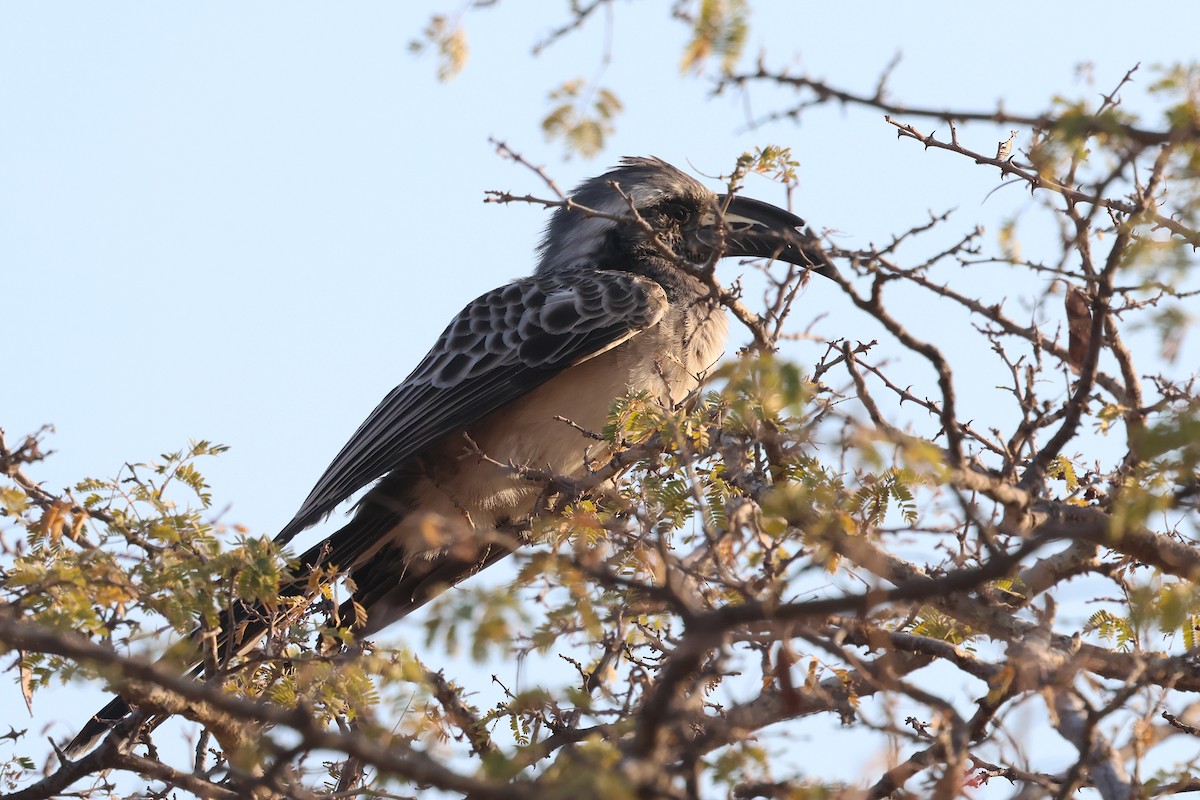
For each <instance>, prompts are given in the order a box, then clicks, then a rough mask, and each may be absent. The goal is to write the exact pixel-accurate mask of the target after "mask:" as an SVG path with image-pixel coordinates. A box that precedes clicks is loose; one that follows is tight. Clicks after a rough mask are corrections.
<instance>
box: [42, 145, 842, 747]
mask: <svg viewBox="0 0 1200 800" xmlns="http://www.w3.org/2000/svg"><path fill="white" fill-rule="evenodd" d="M570 200H571V202H570V203H569V204H564V205H561V206H559V207H557V208H556V210H555V211H554V214H553V217H552V218H551V220H550V224H549V226H548V228H547V230H546V235H545V238H544V240H543V241H542V244H541V248H540V259H539V261H538V265H537V268H536V269H535V270H534V274H533V275H532V276H531V277H528V278H520V279H518V280H515V281H513V282H512V283H509V284H507V285H505V286H501V287H500V288H498V289H494V290H493V291H490V292H488V293H487V294H484V295H482V296H481V297H479V298H477V299H475V300H474V301H472V302H471V303H469V304H468V305H467V307H466V308H464V309H463V310H462V311H461V312H459V314H458V316H456V317H455V318H454V320H453V321H451V323H450V325H449V327H447V328H446V330H445V331H444V332H443V333H442V335H441V336H440V337H439V338H438V340H437V341H436V342H435V343H434V345H433V348H432V349H431V350H430V351H429V354H428V355H426V356H425V358H424V360H422V361H421V363H420V364H418V365H417V367H416V369H415V370H413V372H412V374H410V375H409V376H408V377H407V378H405V379H404V381H403V382H401V383H400V385H399V386H397V387H396V388H395V389H393V390H392V391H391V392H390V393H389V394H388V395H387V396H386V397H385V398H384V399H383V402H381V403H380V404H379V406H378V407H377V408H376V409H375V410H374V411H373V412H371V414H370V416H368V417H367V419H366V421H365V422H363V423H362V425H360V426H359V428H358V430H357V431H356V432H355V433H354V435H353V436H352V437H351V438H350V441H349V442H347V443H346V445H345V447H343V448H342V450H341V452H340V453H338V454H337V457H336V458H334V459H333V463H331V464H330V465H329V468H328V469H326V470H325V474H324V475H322V476H321V478H320V479H319V480H318V481H317V484H316V486H315V487H314V488H313V490H312V492H311V493H310V494H309V495H308V497H307V499H305V501H304V502H303V504H301V506H300V509H299V511H297V512H296V515H295V516H294V517H293V518H292V520H291V521H290V522H289V523H288V524H287V525H285V526H284V528H283V530H282V531H281V532H280V533H279V535H278V536H277V537H276V541H278V542H279V543H280V544H285V543H287V542H290V541H291V540H292V538H293V537H294V536H295V535H296V534H297V533H299V532H300V531H302V530H304V529H305V528H308V527H309V526H311V525H313V524H315V523H316V522H318V521H320V520H321V519H322V518H324V517H325V516H327V515H328V514H329V513H330V512H332V511H333V510H334V509H335V508H336V507H337V506H338V505H339V504H341V503H342V502H344V501H345V500H347V499H349V498H350V497H351V496H352V495H354V494H355V493H356V492H358V491H359V490H361V489H363V488H365V487H367V486H370V485H371V484H374V486H373V488H371V489H370V491H368V492H367V493H366V495H365V496H364V497H363V498H362V499H361V500H360V501H359V502H358V504H357V506H356V510H355V513H354V516H353V517H352V518H351V519H350V521H349V522H347V523H346V524H345V525H343V526H342V527H341V528H340V529H339V530H337V531H336V532H334V533H333V534H332V535H331V536H329V537H328V538H327V539H325V540H323V541H321V542H319V543H317V544H316V545H314V546H313V547H312V548H310V549H309V550H308V551H307V552H305V553H304V554H303V555H302V556H301V557H300V558H299V567H298V570H297V573H296V578H295V580H294V582H292V583H290V584H288V585H286V586H284V587H281V591H282V592H283V593H284V594H293V595H296V594H301V593H302V592H303V591H304V589H303V587H304V586H305V581H304V576H305V574H306V572H307V571H308V570H309V569H310V568H311V567H313V566H314V565H316V564H318V563H320V564H323V565H331V566H332V567H335V568H336V569H338V570H340V571H342V572H345V573H347V574H349V575H350V577H351V578H352V579H353V584H354V586H355V587H356V588H355V591H354V594H353V598H352V599H353V602H354V603H357V606H358V607H359V608H360V609H362V610H364V611H365V615H366V616H365V619H361V618H359V617H356V616H355V615H354V613H353V611H352V610H351V609H352V606H345V607H344V608H345V609H346V612H347V613H346V618H347V619H350V620H354V627H355V632H356V634H357V635H359V636H367V635H370V634H373V633H375V632H377V631H379V630H380V629H381V628H383V627H385V626H387V625H389V624H391V623H392V622H394V621H395V620H397V619H399V618H400V617H402V616H404V615H405V614H407V613H409V612H410V611H412V610H413V609H414V608H417V607H418V606H420V605H421V604H422V603H424V602H426V601H428V600H429V599H430V598H431V597H433V596H434V595H435V594H436V593H437V592H438V591H440V590H441V589H444V588H446V587H448V586H452V585H454V584H455V583H457V582H458V581H461V580H463V579H464V578H466V577H468V576H469V575H472V574H474V573H475V572H477V571H478V570H480V569H482V568H484V567H486V566H488V565H489V564H491V563H494V562H495V561H496V560H498V559H500V558H502V557H503V556H505V555H507V554H509V553H510V552H511V551H512V547H513V546H514V543H515V541H516V540H515V539H513V538H507V539H505V538H503V537H497V536H495V535H494V533H495V532H496V531H497V530H505V531H511V530H514V529H518V530H519V529H520V528H521V527H522V526H524V525H526V524H527V523H528V520H529V518H530V515H531V514H532V513H533V512H534V510H535V504H536V501H537V498H538V496H539V494H540V493H541V492H542V491H543V489H544V485H543V484H542V483H539V482H535V481H532V480H528V479H526V478H524V477H522V476H521V475H519V474H517V471H515V470H514V469H512V467H511V466H510V465H512V464H517V465H528V466H531V467H536V468H537V469H538V470H540V471H542V472H543V473H546V472H548V473H551V474H555V475H561V476H577V475H580V474H581V473H583V471H584V469H585V458H588V457H589V456H588V450H589V446H590V447H591V452H590V457H591V459H592V460H593V461H594V460H595V458H596V452H595V446H596V444H597V443H596V442H595V440H593V439H590V438H588V437H586V436H585V434H584V431H588V430H593V431H594V430H600V429H602V428H603V426H604V424H605V420H606V417H607V415H608V413H609V411H610V408H611V406H612V404H613V402H614V401H615V400H617V399H618V398H621V397H624V396H625V395H627V394H629V393H631V392H644V393H646V395H648V396H649V397H652V398H655V399H657V401H658V402H660V403H662V404H663V405H665V406H669V407H670V406H675V405H677V404H678V403H680V402H681V401H683V400H684V399H685V398H686V397H687V396H688V395H689V394H690V393H691V392H692V391H694V390H695V389H696V388H697V386H698V385H699V383H700V381H701V378H702V376H703V375H704V374H705V373H706V372H707V371H708V370H709V369H710V368H711V367H712V366H713V365H714V364H715V363H716V362H717V360H718V359H719V358H720V357H721V355H722V353H723V352H724V348H725V340H726V333H727V323H726V318H725V314H724V312H723V309H722V307H721V305H720V303H719V302H718V301H717V299H716V298H715V297H714V295H713V293H712V292H711V291H710V289H709V287H708V286H707V285H706V284H705V283H704V282H703V281H702V280H700V278H698V277H697V275H696V273H697V271H698V270H697V267H699V266H701V265H705V264H708V263H710V262H711V261H713V260H715V259H716V258H722V257H727V256H740V257H747V256H753V257H762V258H769V259H778V260H781V261H786V262H789V263H791V264H796V265H800V266H804V267H807V268H809V269H811V270H812V271H813V272H816V273H818V274H822V275H825V276H829V275H830V274H831V272H832V270H833V267H832V265H831V264H830V262H829V261H828V259H827V258H826V257H825V255H824V254H823V253H822V251H821V249H820V248H819V247H818V246H817V245H816V241H815V239H814V237H813V236H812V234H811V233H810V232H808V231H807V230H806V229H805V228H804V221H803V220H801V219H800V218H799V217H796V216H795V215H793V214H791V213H789V212H787V211H784V210H783V209H780V208H777V207H775V206H772V205H769V204H767V203H762V202H759V201H756V200H751V199H749V198H746V197H743V196H741V195H732V196H723V195H718V194H715V193H713V192H712V191H710V190H709V189H707V188H706V187H705V186H704V185H703V184H701V183H700V182H698V181H697V180H695V179H693V178H691V177H689V176H688V175H685V174H684V173H683V172H681V171H679V170H678V169H676V168H674V167H672V166H671V165H669V164H667V163H666V162H664V161H661V160H659V159H656V158H626V159H624V160H623V161H622V162H621V165H620V166H619V167H617V168H615V169H613V170H612V171H610V172H608V173H606V174H604V175H601V176H600V177H597V178H593V179H591V180H588V181H585V182H584V183H583V184H581V185H580V186H579V187H578V188H576V190H575V191H574V192H573V193H572V194H571V197H570ZM562 418H565V419H567V420H570V421H571V422H572V423H574V425H570V424H566V423H563V422H561V421H556V420H560V419H562ZM464 434H465V435H464ZM483 456H486V457H483ZM348 602H349V601H348ZM254 611H255V610H254V609H243V611H242V613H241V614H240V615H239V617H238V618H236V619H234V620H232V621H230V620H227V621H226V622H227V627H228V628H231V629H234V628H236V629H238V630H239V633H240V640H239V642H238V644H237V645H236V647H234V648H232V649H233V650H236V651H237V652H244V651H245V650H246V649H249V648H250V647H253V646H254V645H255V643H256V642H257V640H258V639H259V638H261V636H262V635H263V633H264V631H265V625H264V624H262V623H261V621H259V622H255V616H256V615H255V613H254ZM259 616H260V617H261V610H259ZM230 622H232V624H228V623H230ZM230 649H231V648H229V647H228V646H226V651H227V653H228V651H229V650H230ZM129 712H130V706H129V704H127V703H126V702H125V701H124V700H122V699H121V698H119V697H118V698H115V699H114V700H113V701H112V702H110V703H109V704H108V706H106V707H105V708H104V709H103V710H102V711H100V712H99V713H98V714H96V715H95V716H94V717H93V718H92V719H91V720H90V721H89V722H88V723H87V725H86V727H85V728H84V729H83V730H82V731H81V732H80V734H79V735H78V736H77V737H75V739H74V740H73V741H72V742H71V743H70V744H69V745H67V747H66V748H65V753H66V754H67V755H68V756H72V755H74V754H78V753H81V752H83V751H85V750H87V749H88V748H90V747H91V746H92V745H93V744H94V743H95V742H96V741H98V740H99V738H100V737H101V736H103V734H104V733H105V731H107V730H108V729H109V728H110V727H111V726H112V725H113V724H115V723H116V722H117V721H119V720H120V719H122V718H124V717H125V716H126V715H128V714H129Z"/></svg>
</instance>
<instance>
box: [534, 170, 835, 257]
mask: <svg viewBox="0 0 1200 800" xmlns="http://www.w3.org/2000/svg"><path fill="white" fill-rule="evenodd" d="M571 200H572V201H573V202H574V203H575V204H578V206H581V207H582V208H572V207H567V206H562V207H559V208H558V209H556V210H555V212H554V216H553V218H552V219H551V220H550V224H549V226H548V227H547V228H546V236H545V238H544V239H543V240H542V245H541V260H540V261H539V262H538V269H537V271H538V273H539V274H542V273H547V272H554V271H557V270H562V269H572V268H593V269H594V268H610V269H622V268H628V266H629V265H631V264H633V263H637V262H638V261H639V260H640V259H642V258H651V259H653V258H660V259H661V258H662V257H663V255H664V254H663V253H662V251H661V249H662V245H666V246H667V247H668V248H669V249H670V251H671V252H673V253H674V254H675V256H677V257H678V258H682V259H685V260H686V261H689V262H691V263H693V264H703V263H705V262H707V261H708V260H709V259H710V258H712V257H713V255H714V252H716V253H717V255H718V256H719V257H725V256H743V257H745V256H758V257H762V258H773V259H778V260H780V261H786V262H788V263H791V264H797V265H800V266H806V267H809V268H810V269H812V270H813V271H814V272H817V273H818V274H821V275H825V276H826V277H828V276H829V274H830V271H831V270H832V269H833V267H832V266H831V265H830V264H829V261H828V260H827V259H826V258H825V257H824V256H822V255H819V254H818V251H817V250H816V249H815V248H814V247H813V244H814V243H813V241H812V239H811V236H810V235H807V234H805V233H804V232H803V228H804V220H802V219H800V218H799V217H797V216H796V215H795V214H792V213H791V212H789V211H785V210H783V209H782V208H778V207H776V206H773V205H771V204H769V203H763V202H760V201H758V200H751V199H750V198H748V197H743V196H741V195H734V196H733V197H732V198H730V197H729V196H727V195H719V194H715V193H714V192H712V191H710V190H709V189H708V188H707V187H705V186H704V184H702V183H700V182H699V181H697V180H696V179H695V178H692V177H691V176H689V175H686V174H685V173H683V172H681V171H679V170H678V169H676V168H675V167H673V166H671V165H670V164H668V163H667V162H665V161H662V160H660V159H657V158H625V159H623V160H622V161H621V166H619V167H617V168H616V169H613V170H611V171H610V172H607V173H605V174H604V175H601V176H600V177H598V178H591V179H590V180H587V181H584V182H583V183H582V184H580V185H579V186H578V187H576V189H575V191H574V192H572V193H571ZM634 211H636V212H637V213H636V217H635V215H634ZM639 217H640V220H639V219H638V218H639ZM648 228H649V229H648ZM655 235H657V243H656V242H655V241H654V237H655Z"/></svg>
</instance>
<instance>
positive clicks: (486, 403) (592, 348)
mask: <svg viewBox="0 0 1200 800" xmlns="http://www.w3.org/2000/svg"><path fill="white" fill-rule="evenodd" d="M666 308H667V298H666V294H665V292H664V291H663V289H662V287H661V286H659V285H658V284H657V283H655V282H654V281H652V280H650V279H648V278H642V277H639V276H636V275H633V274H630V273H626V272H608V271H589V272H579V273H571V274H569V275H562V274H558V275H552V276H551V275H547V276H537V277H532V278H525V279H522V280H518V281H514V282H513V283H510V284H508V285H507V286H503V287H501V288H499V289H495V290H493V291H491V292H488V293H487V294H485V295H483V296H482V297H479V298H477V299H476V300H475V301H474V302H472V303H471V304H470V305H468V306H467V307H466V308H464V309H463V310H462V311H461V312H459V314H458V316H457V317H455V319H454V321H453V322H451V323H450V326H449V327H447V328H446V330H445V331H444V332H443V333H442V335H441V337H440V338H439V339H438V340H437V343H436V344H435V345H434V346H433V349H432V350H430V351H429V354H428V355H427V356H425V359H424V360H423V361H422V362H421V363H420V364H419V365H417V368H416V369H415V370H413V373H412V374H411V375H409V376H408V378H407V379H405V381H404V382H403V383H401V384H400V385H399V386H397V387H396V388H395V389H393V390H392V391H391V392H390V393H389V394H388V395H387V397H385V398H384V399H383V402H382V403H380V404H379V406H378V407H377V408H376V409H375V410H374V411H372V412H371V415H370V416H369V417H367V419H366V421H365V422H363V424H362V425H361V426H359V429H358V430H357V431H356V432H355V433H354V436H353V437H351V439H350V441H349V442H347V443H346V446H345V447H343V448H342V451H341V452H340V453H338V455H337V457H336V458H335V459H334V460H333V463H332V464H330V465H329V468H328V469H326V470H325V474H324V475H322V476H321V479H320V480H319V481H317V485H316V486H315V487H314V488H313V490H312V492H311V493H310V494H309V496H308V498H307V499H306V500H305V501H304V504H303V505H302V506H301V507H300V510H299V511H298V512H297V513H296V516H295V517H294V518H293V519H292V521H291V522H289V523H288V524H287V526H286V527H284V529H283V530H282V531H281V532H280V534H279V536H277V537H276V540H277V541H280V542H287V541H289V540H290V539H291V538H292V537H293V536H295V534H296V533H298V532H299V531H301V530H303V529H304V528H307V527H308V526H310V525H312V524H314V523H316V522H317V521H318V520H319V519H320V518H321V517H322V516H324V515H325V514H328V513H329V512H330V511H332V510H333V509H334V508H335V507H336V506H337V505H338V504H339V503H341V502H343V501H344V500H346V499H347V498H349V497H350V496H351V495H353V494H354V493H355V492H357V491H358V490H359V489H361V488H363V487H364V486H366V485H368V484H369V483H371V482H372V481H374V480H376V479H378V478H380V477H382V476H383V475H385V474H387V473H388V472H390V471H391V470H393V469H395V468H396V467H399V466H400V465H402V464H404V463H405V462H406V461H408V460H409V459H411V458H412V457H413V456H415V455H417V454H418V453H420V452H421V450H422V449H423V448H425V447H426V446H428V445H429V444H431V443H433V442H436V441H437V440H439V439H441V438H443V437H445V436H447V435H449V434H451V433H454V432H455V431H458V430H461V429H462V428H464V427H465V426H467V425H469V424H470V423H472V422H474V421H475V420H478V419H479V418H480V417H483V416H484V415H486V414H488V413H490V412H492V411H495V410H496V409H497V408H500V407H501V406H503V405H504V404H506V403H508V402H511V401H513V400H515V399H516V398H518V397H521V396H522V395H524V394H526V393H528V392H529V391H531V390H533V389H534V388H536V387H537V386H539V385H541V384H543V383H545V382H546V381H548V380H549V379H550V378H552V377H554V376H555V375H557V374H558V373H560V372H562V371H563V370H564V369H567V368H569V367H572V366H574V365H576V364H579V363H582V362H584V361H587V360H588V359H589V358H592V357H594V356H597V355H599V354H601V353H603V352H605V351H606V350H610V349H612V348H613V347H616V346H617V345H619V344H621V343H623V342H626V341H628V340H629V339H631V338H632V337H634V336H636V335H637V334H638V333H640V332H641V331H644V330H646V329H647V328H649V327H651V326H653V325H654V324H655V323H657V322H658V321H659V320H660V319H661V318H662V316H663V314H664V313H665V311H666Z"/></svg>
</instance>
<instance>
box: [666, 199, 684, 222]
mask: <svg viewBox="0 0 1200 800" xmlns="http://www.w3.org/2000/svg"><path fill="white" fill-rule="evenodd" d="M661 210H662V215H663V216H664V217H666V218H667V219H669V220H672V221H674V222H687V221H688V220H689V219H691V217H692V211H691V209H690V208H688V207H687V206H686V205H684V204H683V203H674V202H666V203H663V204H662V206H661Z"/></svg>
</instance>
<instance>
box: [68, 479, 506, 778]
mask: <svg viewBox="0 0 1200 800" xmlns="http://www.w3.org/2000/svg"><path fill="white" fill-rule="evenodd" d="M372 494H374V493H372ZM376 497H378V495H376ZM374 500H375V498H373V497H372V496H371V495H368V497H367V498H365V499H364V502H363V503H362V504H361V505H360V506H359V509H358V512H357V513H356V514H355V515H354V518H353V519H351V520H350V521H349V522H348V523H347V524H346V525H344V526H343V527H342V528H340V529H339V530H338V531H337V532H335V533H334V534H333V535H332V536H330V537H329V538H328V539H326V540H324V541H322V542H320V543H318V544H317V545H315V546H313V547H312V548H310V549H309V550H308V551H307V552H305V553H304V554H303V555H301V556H300V558H299V559H298V566H297V568H296V570H295V573H294V574H295V576H296V577H295V578H293V579H291V580H288V581H287V582H286V583H284V584H283V585H281V586H280V589H279V594H280V595H281V596H283V597H299V596H303V595H304V594H306V593H307V592H308V591H309V581H308V576H309V575H310V573H311V572H312V570H313V569H315V568H316V567H318V566H323V567H328V566H332V567H334V568H338V569H342V570H347V569H348V570H349V571H351V572H352V577H353V581H354V584H355V590H354V594H353V596H352V597H351V598H350V599H349V600H347V601H345V602H344V603H343V604H342V605H341V607H340V609H339V615H340V622H339V624H341V625H346V626H348V627H351V628H352V629H353V630H354V633H355V635H356V636H367V635H370V634H373V633H375V632H377V631H379V630H380V629H382V628H384V627H386V626H387V625H390V624H391V623H392V622H395V621H396V620H398V619H399V618H401V617H403V616H405V615H406V614H408V613H409V612H411V611H413V610H414V609H416V608H419V607H420V606H422V605H424V604H425V603H427V602H429V601H430V600H431V599H433V598H434V597H435V596H436V595H437V594H438V593H439V592H441V591H442V590H443V589H446V588H449V587H450V586H453V585H454V584H456V583H458V582H460V581H462V580H465V579H466V578H468V577H470V576H471V575H473V574H475V573H476V572H478V571H479V570H481V569H483V568H484V567H487V566H490V565H491V564H493V563H495V562H496V561H498V560H500V559H501V558H503V557H504V556H507V555H508V554H510V553H512V552H513V550H515V549H516V547H518V546H519V545H520V539H519V538H518V537H517V536H504V535H501V534H499V533H497V534H495V535H484V534H480V533H479V532H474V531H470V534H471V535H464V534H465V533H466V531H464V530H463V528H464V525H463V524H462V523H461V522H459V521H457V520H454V521H449V520H443V521H442V522H443V523H446V524H447V526H448V528H449V529H454V530H456V531H457V535H456V536H452V537H449V538H448V539H447V541H444V542H437V541H433V542H430V543H429V546H426V547H422V548H420V552H419V553H414V552H411V551H412V550H413V548H412V547H411V541H410V543H409V544H410V546H409V547H405V545H404V539H403V538H399V539H391V540H389V539H388V536H389V532H391V531H393V530H395V529H396V528H397V526H399V525H400V524H401V523H405V522H412V521H411V520H406V517H408V516H409V509H408V508H406V507H403V506H400V505H397V502H396V499H395V495H394V494H393V495H392V499H391V500H390V501H387V502H374ZM417 522H422V521H420V520H418V521H417ZM423 522H424V525H423V527H424V528H428V529H436V528H437V527H438V522H437V521H435V520H425V521H423ZM454 523H457V525H455V524H454ZM380 541H384V542H386V543H385V544H384V545H382V546H380V545H379V542H380ZM269 619H270V614H269V612H268V610H267V609H266V608H264V607H262V606H261V605H254V606H243V607H241V608H239V609H238V610H237V611H235V612H234V613H233V614H232V615H231V614H230V613H229V612H226V613H225V614H224V615H223V617H222V619H221V629H222V631H223V634H222V638H221V640H220V641H219V644H218V653H217V655H218V659H219V660H220V661H224V660H227V659H228V658H229V657H230V656H231V655H240V654H242V653H245V652H248V651H249V650H250V649H251V648H253V647H254V646H256V645H257V644H258V642H259V641H260V640H261V639H262V637H263V636H264V635H265V634H266V633H267V631H268V629H269ZM234 631H236V632H237V639H236V642H231V640H230V639H229V637H230V636H231V635H232V633H233V632H234ZM201 670H202V668H201V666H200V665H199V661H197V663H196V664H195V665H193V666H192V668H191V672H193V674H195V675H196V676H197V677H199V676H200V673H201ZM132 710H133V707H132V705H131V704H130V703H129V702H128V701H126V700H125V699H124V698H122V697H120V696H117V697H114V698H113V699H112V700H110V701H109V703H108V704H107V705H105V706H104V708H102V709H101V710H100V711H98V712H97V713H96V714H94V715H92V718H91V719H90V720H88V722H87V723H86V724H85V725H84V726H83V729H82V730H80V732H79V734H78V735H77V736H76V737H75V738H74V739H72V740H71V741H70V742H69V743H68V744H67V745H66V746H65V747H63V748H62V752H63V755H65V756H66V757H67V758H76V757H78V756H79V755H82V754H83V753H86V752H87V751H88V750H90V749H92V748H93V747H95V746H96V744H98V743H99V741H100V740H101V739H102V738H103V737H104V736H105V734H106V733H107V732H108V731H109V730H111V729H112V728H113V727H114V726H115V725H116V724H118V723H119V722H121V721H122V720H123V719H125V718H126V717H128V716H129V714H130V713H131V712H132Z"/></svg>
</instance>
